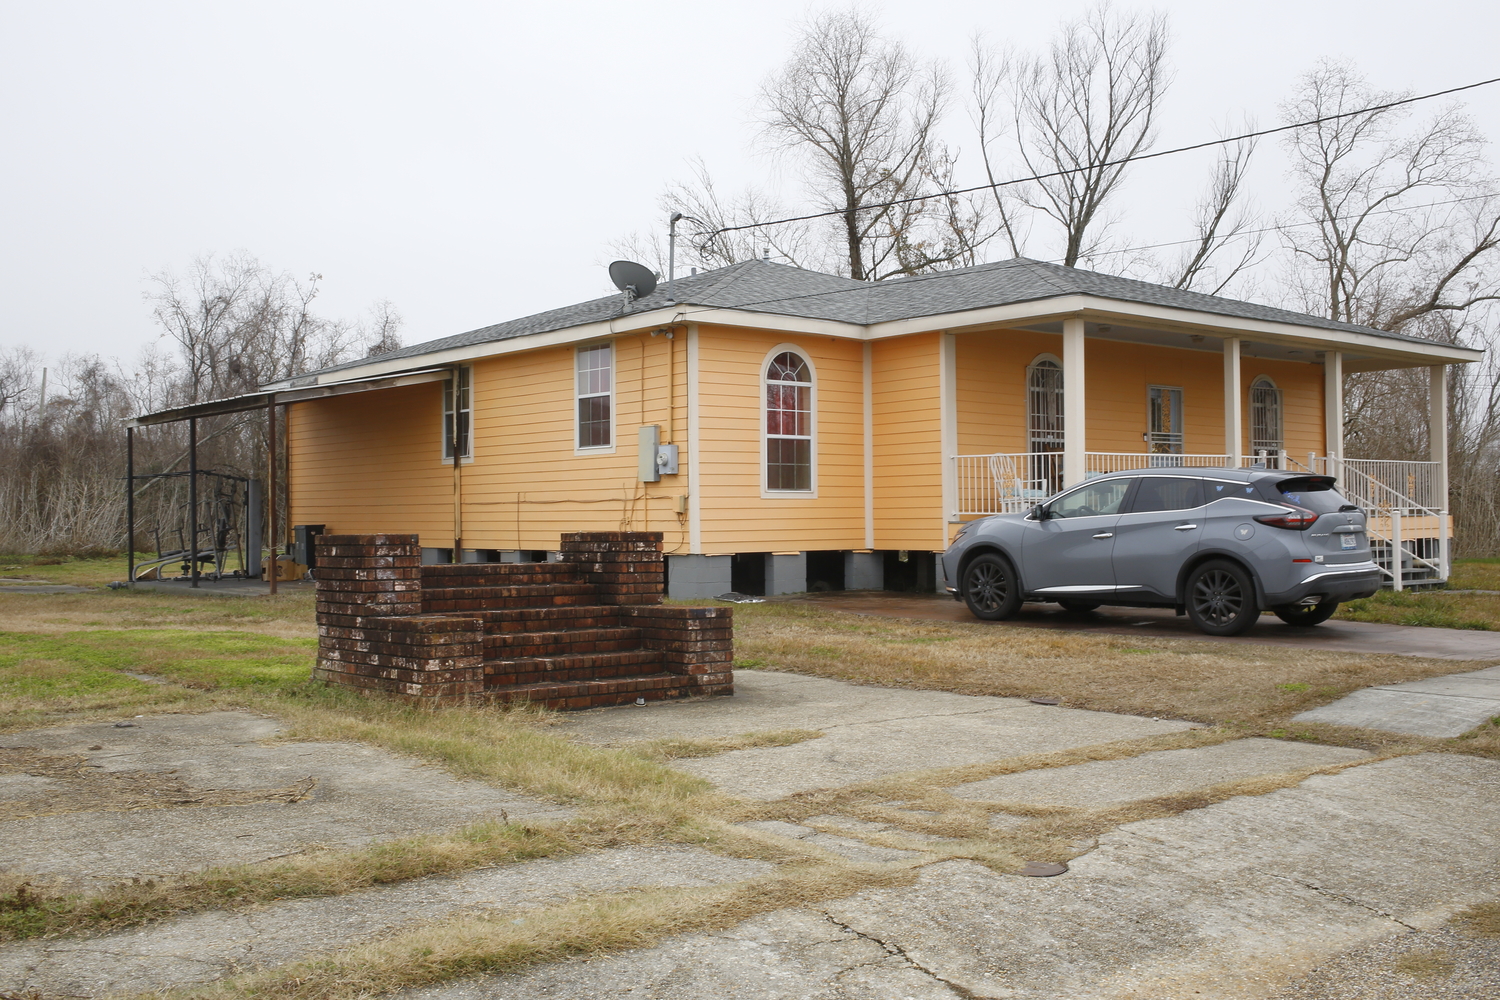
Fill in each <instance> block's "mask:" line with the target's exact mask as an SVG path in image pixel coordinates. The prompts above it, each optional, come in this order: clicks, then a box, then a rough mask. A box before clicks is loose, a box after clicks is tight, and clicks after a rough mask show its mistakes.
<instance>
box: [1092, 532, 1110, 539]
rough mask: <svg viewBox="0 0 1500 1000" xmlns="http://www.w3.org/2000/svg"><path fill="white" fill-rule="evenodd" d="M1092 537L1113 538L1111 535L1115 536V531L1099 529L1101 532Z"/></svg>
mask: <svg viewBox="0 0 1500 1000" xmlns="http://www.w3.org/2000/svg"><path fill="white" fill-rule="evenodd" d="M1094 537H1095V538H1113V537H1115V533H1114V532H1113V531H1101V532H1099V534H1097V535H1095V536H1094Z"/></svg>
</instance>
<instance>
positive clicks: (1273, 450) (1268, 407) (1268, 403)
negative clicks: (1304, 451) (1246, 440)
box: [1250, 375, 1285, 468]
mask: <svg viewBox="0 0 1500 1000" xmlns="http://www.w3.org/2000/svg"><path fill="white" fill-rule="evenodd" d="M1284 444H1285V442H1284V441H1283V439H1282V433H1281V390H1280V389H1278V388H1277V387H1276V383H1275V382H1272V381H1271V380H1270V379H1269V378H1267V377H1266V376H1264V375H1262V376H1260V377H1259V378H1257V379H1256V380H1255V381H1254V382H1252V383H1250V453H1251V454H1252V455H1254V456H1256V457H1257V458H1261V457H1264V459H1265V462H1266V465H1267V466H1268V467H1270V468H1278V467H1279V466H1278V462H1279V461H1280V459H1281V449H1282V447H1283V445H1284Z"/></svg>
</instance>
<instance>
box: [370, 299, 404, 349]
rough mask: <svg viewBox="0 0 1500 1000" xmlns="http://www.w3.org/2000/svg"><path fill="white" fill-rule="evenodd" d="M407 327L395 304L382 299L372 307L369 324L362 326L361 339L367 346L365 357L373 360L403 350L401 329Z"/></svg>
mask: <svg viewBox="0 0 1500 1000" xmlns="http://www.w3.org/2000/svg"><path fill="white" fill-rule="evenodd" d="M405 325H406V321H405V320H404V319H402V317H401V313H400V311H399V310H397V309H396V306H395V303H393V302H391V300H390V299H381V300H380V301H379V302H377V303H375V304H374V305H373V306H371V307H370V318H369V322H368V323H364V324H361V325H360V328H359V339H360V340H362V341H363V342H364V345H365V357H367V358H373V357H376V356H378V355H381V354H389V353H391V352H392V351H399V350H400V349H401V328H402V327H403V326H405Z"/></svg>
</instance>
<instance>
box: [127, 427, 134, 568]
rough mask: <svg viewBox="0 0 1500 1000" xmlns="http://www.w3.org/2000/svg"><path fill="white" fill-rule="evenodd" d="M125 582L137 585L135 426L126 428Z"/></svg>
mask: <svg viewBox="0 0 1500 1000" xmlns="http://www.w3.org/2000/svg"><path fill="white" fill-rule="evenodd" d="M125 582H126V583H128V584H129V585H130V586H132V587H134V586H135V428H134V427H127V428H125Z"/></svg>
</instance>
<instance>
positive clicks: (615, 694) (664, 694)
mask: <svg viewBox="0 0 1500 1000" xmlns="http://www.w3.org/2000/svg"><path fill="white" fill-rule="evenodd" d="M692 681H693V678H691V677H684V676H682V675H681V674H667V673H660V674H632V675H628V676H622V677H611V678H609V679H607V680H581V681H570V682H567V683H551V682H543V683H536V684H502V685H497V686H494V687H490V686H489V685H488V684H487V685H486V686H485V694H486V695H487V696H489V697H491V698H494V699H496V700H497V701H505V702H509V701H529V702H531V703H532V704H533V705H543V706H545V707H547V708H554V709H578V708H599V707H601V706H604V705H629V704H632V703H634V702H635V700H636V699H637V698H645V699H646V700H647V701H662V700H664V699H666V698H685V697H688V696H690V695H697V694H719V693H724V694H728V693H729V691H724V692H720V691H718V690H717V689H714V690H703V689H700V688H698V687H696V686H694V685H693V683H692Z"/></svg>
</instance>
